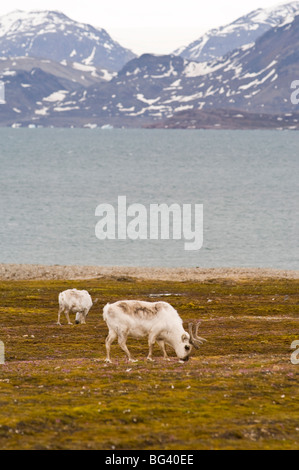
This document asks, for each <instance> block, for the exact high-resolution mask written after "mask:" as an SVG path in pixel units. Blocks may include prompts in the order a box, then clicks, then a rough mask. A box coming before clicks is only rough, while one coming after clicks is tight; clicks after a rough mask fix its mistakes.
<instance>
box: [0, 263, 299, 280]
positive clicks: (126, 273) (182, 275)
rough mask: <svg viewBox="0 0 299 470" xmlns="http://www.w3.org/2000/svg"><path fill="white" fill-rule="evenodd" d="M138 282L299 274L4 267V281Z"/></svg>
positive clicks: (0, 275) (292, 273) (0, 269)
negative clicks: (93, 280)
mask: <svg viewBox="0 0 299 470" xmlns="http://www.w3.org/2000/svg"><path fill="white" fill-rule="evenodd" d="M109 277H111V278H115V279H118V278H123V279H125V278H137V279H143V280H160V281H177V282H184V281H199V282H204V281H207V280H212V279H231V280H235V281H238V280H245V279H299V270H284V269H272V268H159V267H157V268H151V267H124V266H112V267H103V266H47V265H28V264H0V280H2V281H20V280H81V279H82V280H85V279H95V278H109Z"/></svg>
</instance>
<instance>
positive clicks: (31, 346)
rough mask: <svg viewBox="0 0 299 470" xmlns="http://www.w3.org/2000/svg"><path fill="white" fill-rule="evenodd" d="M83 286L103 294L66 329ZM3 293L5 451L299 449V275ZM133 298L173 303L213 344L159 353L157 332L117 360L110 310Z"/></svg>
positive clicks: (4, 287)
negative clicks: (186, 354)
mask: <svg viewBox="0 0 299 470" xmlns="http://www.w3.org/2000/svg"><path fill="white" fill-rule="evenodd" d="M71 287H76V288H78V289H87V290H88V291H89V292H90V293H91V295H92V297H93V298H96V297H98V298H99V302H98V304H97V305H96V306H94V307H93V309H92V310H91V311H90V314H89V317H88V321H87V325H78V326H75V325H74V326H68V325H67V324H66V320H65V318H63V319H62V321H63V326H62V327H59V326H57V325H56V321H57V310H58V304H57V298H58V294H59V292H61V291H62V290H65V289H68V288H71ZM165 294H170V295H167V296H165ZM0 299H1V300H0V340H1V341H3V342H4V344H5V351H6V363H5V365H0V449H105V450H107V449H108V450H111V449H113V450H114V449H115V450H117V449H155V450H160V449H162V450H168V449H169V450H170V449H175V450H181V449H190V450H196V449H298V448H299V387H298V383H299V381H298V378H299V365H293V364H292V363H291V353H292V352H293V351H292V350H291V349H290V347H291V344H292V342H293V341H294V340H299V331H298V317H299V281H298V280H285V279H284V280H277V279H275V280H274V279H272V280H271V279H269V280H266V279H263V280H252V279H251V280H242V281H238V282H236V281H230V280H221V279H220V280H219V279H215V280H209V281H208V282H204V283H199V282H197V283H195V282H166V281H156V282H154V281H152V282H149V281H145V280H143V281H140V280H136V279H130V278H125V277H124V278H118V279H117V278H106V279H95V280H88V281H72V282H70V281H14V282H12V281H2V282H0ZM121 299H140V300H153V301H156V300H164V301H167V302H170V303H171V304H172V305H173V306H174V307H175V308H176V309H177V310H178V312H179V313H180V315H181V317H182V318H183V320H184V322H185V325H186V328H187V324H188V321H195V320H198V319H200V320H201V321H202V323H201V328H200V331H199V334H200V336H203V337H205V338H206V339H207V340H208V342H207V343H205V344H204V345H203V346H202V347H201V349H200V350H199V351H196V352H194V354H193V356H192V358H191V360H190V361H189V362H188V363H186V364H179V363H178V360H177V358H175V357H174V354H173V352H171V350H169V351H168V352H169V354H170V356H171V360H170V362H166V361H164V360H163V359H162V358H161V352H160V350H159V348H158V347H157V348H155V356H156V362H154V363H149V362H147V361H146V355H147V341H146V340H145V339H143V340H139V341H137V340H134V339H131V340H129V341H128V346H129V349H130V350H131V352H132V353H133V356H134V357H135V358H136V359H138V360H139V361H138V362H137V363H136V364H135V363H134V364H129V363H128V362H127V360H126V358H125V355H124V353H123V351H122V350H121V349H120V348H119V346H118V344H117V342H116V343H114V344H113V345H112V349H111V352H112V359H113V360H114V363H113V364H112V365H110V364H109V365H107V364H105V362H104V359H105V337H106V335H107V327H106V324H105V323H104V321H103V319H102V308H103V306H104V305H105V304H106V303H107V302H108V301H109V302H114V301H116V300H121ZM72 320H74V316H73V317H72ZM298 357H299V355H298Z"/></svg>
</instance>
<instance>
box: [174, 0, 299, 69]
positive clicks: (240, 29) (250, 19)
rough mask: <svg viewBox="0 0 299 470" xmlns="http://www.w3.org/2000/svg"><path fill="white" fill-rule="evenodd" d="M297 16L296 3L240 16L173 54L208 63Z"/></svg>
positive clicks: (298, 3)
mask: <svg viewBox="0 0 299 470" xmlns="http://www.w3.org/2000/svg"><path fill="white" fill-rule="evenodd" d="M297 14H299V2H298V1H295V2H291V3H287V4H285V5H279V6H276V7H272V8H266V9H261V8H260V9H258V10H255V11H252V12H251V13H249V14H248V15H245V16H242V17H241V18H239V19H237V20H236V21H234V22H233V23H230V24H228V25H226V26H221V27H219V28H215V29H211V30H210V31H208V32H206V33H205V34H203V35H202V36H201V37H199V38H198V39H197V40H196V41H194V42H192V43H191V44H189V45H188V46H183V47H181V48H179V49H177V50H176V51H175V52H174V54H176V55H180V56H182V57H184V58H186V59H189V60H195V61H197V62H205V61H210V60H213V59H216V58H220V57H223V56H224V55H226V54H227V53H229V52H231V51H233V50H234V49H237V48H239V47H242V46H244V45H247V44H250V43H253V42H255V41H256V40H257V38H259V37H260V36H262V35H263V34H264V33H266V32H267V31H269V30H270V29H271V28H273V27H275V26H278V25H279V24H280V23H282V22H284V21H285V20H287V21H290V19H291V18H294V16H295V15H297Z"/></svg>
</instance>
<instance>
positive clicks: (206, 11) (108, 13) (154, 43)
mask: <svg viewBox="0 0 299 470" xmlns="http://www.w3.org/2000/svg"><path fill="white" fill-rule="evenodd" d="M281 3H289V2H284V1H282V2H279V1H275V0H243V1H240V0H206V1H200V0H182V1H180V2H179V1H177V0H148V1H145V0H84V1H82V0H26V1H25V0H9V2H5V3H4V2H1V4H0V15H4V14H6V13H9V12H10V11H12V10H17V9H18V10H28V11H29V10H59V11H62V12H63V13H65V14H66V15H68V16H70V17H71V18H72V19H74V20H77V21H81V22H84V23H90V24H92V25H93V26H100V27H101V28H105V29H106V30H107V31H108V33H109V34H110V35H111V36H112V38H113V39H115V40H117V41H118V42H120V43H121V45H123V46H125V47H128V48H129V49H132V50H133V51H134V52H135V53H137V54H141V53H143V52H152V53H157V54H164V53H169V52H172V51H173V50H175V49H176V48H177V47H180V46H182V45H187V44H189V43H190V42H192V41H194V40H195V39H197V38H198V37H199V36H200V35H201V34H202V33H203V32H205V31H207V30H208V29H210V28H213V27H217V26H220V25H224V24H227V23H230V22H231V21H233V20H235V19H237V18H238V17H240V16H242V15H244V14H246V13H249V12H250V11H252V10H255V9H257V8H268V7H271V6H275V5H278V4H281Z"/></svg>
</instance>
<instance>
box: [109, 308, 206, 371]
mask: <svg viewBox="0 0 299 470" xmlns="http://www.w3.org/2000/svg"><path fill="white" fill-rule="evenodd" d="M103 317H104V320H105V322H106V323H107V326H108V328H109V334H108V337H107V339H106V350H107V358H106V362H111V358H110V347H111V344H112V343H113V341H114V340H115V339H116V338H118V343H119V345H120V347H121V348H122V349H123V351H124V352H125V353H126V355H127V356H128V359H129V362H136V361H135V360H134V359H132V356H131V354H130V351H129V350H128V348H127V345H126V341H127V338H128V336H133V337H135V338H141V337H144V336H147V337H148V344H149V354H148V357H147V359H148V360H149V361H153V357H152V356H153V347H154V344H155V342H157V344H158V345H159V346H160V348H161V349H162V352H163V354H164V358H165V359H168V356H167V353H166V349H165V345H166V344H167V345H169V346H171V347H172V348H173V349H174V350H175V352H176V355H177V357H178V358H179V359H180V361H183V362H186V361H188V359H189V356H190V354H191V351H192V347H193V346H194V347H195V348H196V349H198V347H199V345H200V344H202V343H203V342H204V341H206V340H205V339H204V338H200V337H199V336H198V335H197V333H198V326H199V324H197V325H195V324H193V323H189V333H187V332H186V331H185V330H184V328H183V320H182V319H181V318H180V316H179V314H178V312H177V311H176V310H175V309H174V308H173V307H172V306H171V305H170V304H168V303H167V302H143V301H136V300H124V301H119V302H115V303H114V304H111V305H110V304H107V305H106V306H105V307H104V311H103Z"/></svg>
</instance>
